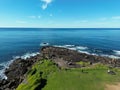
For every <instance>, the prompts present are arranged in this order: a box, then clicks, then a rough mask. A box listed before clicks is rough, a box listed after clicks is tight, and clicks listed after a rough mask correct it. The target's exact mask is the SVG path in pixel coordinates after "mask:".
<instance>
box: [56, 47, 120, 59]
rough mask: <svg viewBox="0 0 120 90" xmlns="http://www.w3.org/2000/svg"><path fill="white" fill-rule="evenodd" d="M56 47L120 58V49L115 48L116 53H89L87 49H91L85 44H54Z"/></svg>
mask: <svg viewBox="0 0 120 90" xmlns="http://www.w3.org/2000/svg"><path fill="white" fill-rule="evenodd" d="M54 46H55V47H62V48H67V49H70V50H77V51H78V52H80V53H85V54H88V55H95V56H103V57H109V58H115V59H120V51H118V50H113V52H115V54H116V55H107V54H97V53H94V52H93V53H89V52H88V51H87V50H88V49H89V48H88V47H84V46H75V45H54Z"/></svg>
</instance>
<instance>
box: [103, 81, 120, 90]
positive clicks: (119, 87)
mask: <svg viewBox="0 0 120 90" xmlns="http://www.w3.org/2000/svg"><path fill="white" fill-rule="evenodd" d="M105 90H120V83H118V84H116V85H110V84H107V85H106V89H105Z"/></svg>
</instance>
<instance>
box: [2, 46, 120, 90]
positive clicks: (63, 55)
mask: <svg viewBox="0 0 120 90" xmlns="http://www.w3.org/2000/svg"><path fill="white" fill-rule="evenodd" d="M42 59H48V60H52V61H53V62H54V63H55V64H56V65H57V66H58V67H60V68H61V67H62V68H81V67H83V66H81V65H78V64H76V62H80V61H82V62H90V63H91V64H95V63H102V64H104V65H109V66H110V67H114V68H116V67H118V68H119V67H120V60H117V59H111V58H107V57H101V56H96V55H89V54H85V53H80V52H77V51H75V50H70V49H66V48H62V47H53V46H46V47H43V48H42V49H41V51H40V53H39V54H37V55H35V56H32V57H30V58H26V59H22V58H18V59H16V60H15V61H13V62H12V63H11V64H10V66H9V68H7V69H6V70H5V75H6V76H7V79H6V80H5V79H3V80H2V81H0V85H2V86H0V88H3V87H4V89H5V88H8V87H9V86H10V88H11V89H9V90H13V88H14V89H15V88H17V86H18V85H19V84H20V83H21V82H22V81H23V80H24V78H25V74H26V72H27V71H28V70H30V69H31V67H32V66H33V65H34V64H35V63H36V62H38V61H39V60H42ZM13 83H14V84H15V85H13Z"/></svg>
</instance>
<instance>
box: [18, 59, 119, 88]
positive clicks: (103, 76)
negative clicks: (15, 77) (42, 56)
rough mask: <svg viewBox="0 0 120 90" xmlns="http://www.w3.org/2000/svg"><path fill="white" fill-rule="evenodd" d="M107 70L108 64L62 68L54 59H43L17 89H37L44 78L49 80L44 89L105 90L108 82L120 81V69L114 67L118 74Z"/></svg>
mask: <svg viewBox="0 0 120 90" xmlns="http://www.w3.org/2000/svg"><path fill="white" fill-rule="evenodd" d="M107 70H108V66H106V65H103V64H96V65H93V66H90V67H86V68H81V69H80V68H72V69H68V70H66V69H61V70H60V69H58V67H57V66H56V65H55V64H54V63H53V62H52V61H50V60H43V61H39V62H38V63H37V64H35V65H34V66H33V67H32V69H31V70H30V71H28V72H27V78H26V80H25V81H24V82H23V83H22V84H20V85H19V86H18V88H17V90H36V88H38V87H39V86H40V85H41V84H42V80H43V79H46V80H47V82H46V85H45V87H44V88H42V90H104V89H105V85H106V84H114V83H116V82H120V69H116V68H115V69H112V70H113V71H115V72H116V75H110V74H108V73H107ZM37 90H40V88H39V89H37Z"/></svg>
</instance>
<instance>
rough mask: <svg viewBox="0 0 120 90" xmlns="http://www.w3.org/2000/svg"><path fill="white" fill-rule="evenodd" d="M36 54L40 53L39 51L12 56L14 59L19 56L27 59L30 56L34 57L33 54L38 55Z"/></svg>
mask: <svg viewBox="0 0 120 90" xmlns="http://www.w3.org/2000/svg"><path fill="white" fill-rule="evenodd" d="M38 54H40V53H39V52H36V53H26V54H24V55H22V56H15V57H13V58H14V59H18V58H21V59H24V60H26V59H28V58H30V57H34V56H36V55H38Z"/></svg>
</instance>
